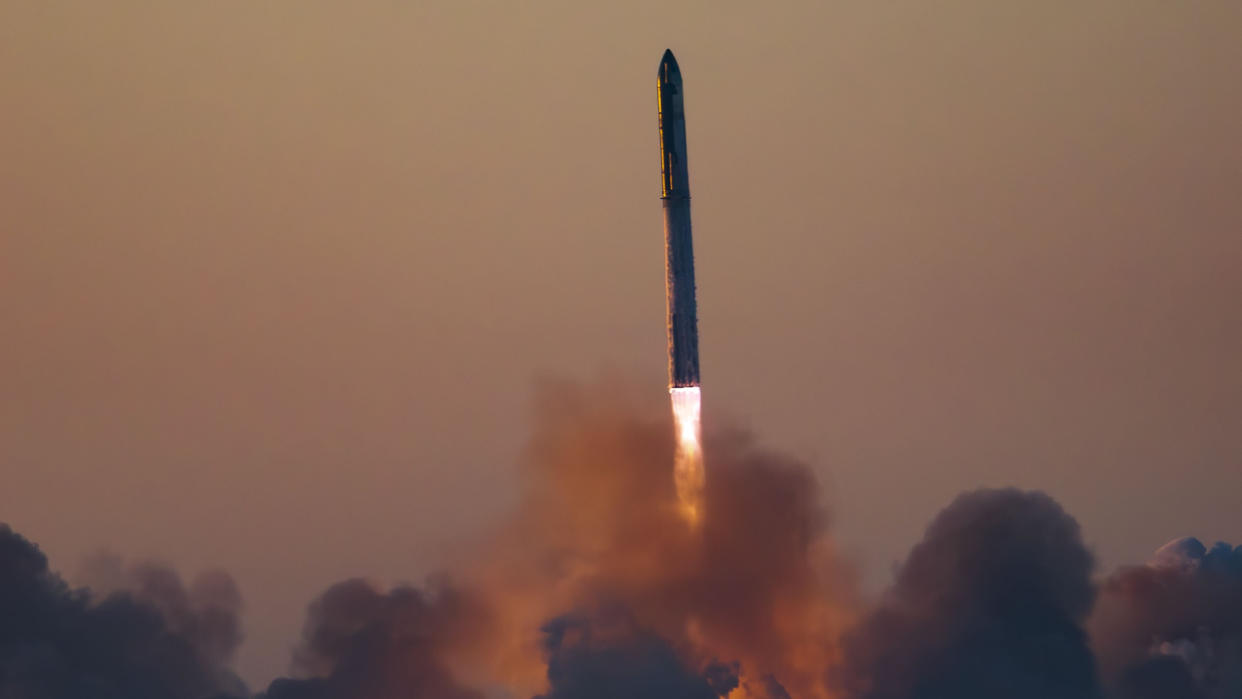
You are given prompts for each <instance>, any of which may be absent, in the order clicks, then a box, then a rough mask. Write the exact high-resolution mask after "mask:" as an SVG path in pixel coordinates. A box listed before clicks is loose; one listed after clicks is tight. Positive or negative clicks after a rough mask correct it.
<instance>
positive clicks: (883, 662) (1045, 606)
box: [839, 490, 1099, 699]
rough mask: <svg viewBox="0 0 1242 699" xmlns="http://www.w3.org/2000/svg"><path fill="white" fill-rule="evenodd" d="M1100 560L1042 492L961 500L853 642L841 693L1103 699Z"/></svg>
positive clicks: (939, 520) (895, 698)
mask: <svg viewBox="0 0 1242 699" xmlns="http://www.w3.org/2000/svg"><path fill="white" fill-rule="evenodd" d="M1091 569H1092V557H1091V554H1090V553H1089V552H1088V551H1087V549H1086V547H1085V546H1084V545H1083V543H1082V539H1081V537H1080V536H1079V532H1078V524H1077V523H1076V522H1075V521H1074V519H1073V518H1071V517H1070V516H1069V515H1067V514H1066V513H1065V512H1064V511H1063V510H1062V509H1061V507H1060V506H1059V505H1058V504H1057V503H1056V502H1054V501H1053V500H1052V499H1051V498H1049V497H1048V496H1047V495H1044V494H1042V493H1031V492H1021V491H1017V490H981V491H977V492H973V493H967V494H964V495H961V496H959V497H958V498H957V500H956V501H954V502H953V504H951V505H950V506H949V507H948V508H947V509H945V510H944V511H943V512H941V513H940V515H939V516H938V517H936V519H935V520H934V521H933V522H932V524H931V526H929V527H928V529H927V533H926V534H925V536H924V537H923V540H922V541H921V542H920V543H919V544H918V545H917V546H915V547H914V549H913V550H912V551H911V552H910V555H909V557H908V558H907V559H906V561H905V564H904V565H903V566H902V567H901V569H900V571H899V572H898V574H897V581H896V583H895V584H894V585H893V587H892V589H891V590H889V592H888V594H887V595H886V596H885V598H884V599H883V601H882V602H881V603H880V604H879V606H878V607H877V608H876V609H875V610H873V611H872V612H871V613H870V614H869V615H868V616H867V618H866V619H865V620H864V621H863V622H862V623H861V624H860V625H859V626H858V627H857V628H856V629H855V630H853V631H852V632H851V633H850V634H848V635H847V637H846V645H845V650H846V654H845V663H844V665H843V667H842V668H841V669H840V675H839V677H840V684H841V687H842V689H843V690H845V693H846V695H847V696H850V697H859V698H865V699H942V698H944V699H947V698H949V697H952V698H953V699H994V698H996V697H1007V698H1008V699H1027V698H1029V699H1050V698H1052V697H1056V698H1057V699H1089V698H1093V697H1098V696H1099V689H1098V686H1097V681H1096V673H1095V667H1094V662H1093V659H1092V654H1091V650H1090V648H1089V645H1088V641H1087V636H1086V634H1085V632H1084V631H1083V629H1082V623H1083V621H1084V620H1085V618H1086V616H1087V613H1088V612H1089V611H1090V610H1091V603H1092V598H1093V589H1092V585H1091Z"/></svg>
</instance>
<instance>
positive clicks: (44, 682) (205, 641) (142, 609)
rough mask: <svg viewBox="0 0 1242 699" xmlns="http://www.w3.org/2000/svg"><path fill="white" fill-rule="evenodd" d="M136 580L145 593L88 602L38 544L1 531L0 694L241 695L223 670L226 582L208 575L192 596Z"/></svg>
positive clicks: (231, 619)
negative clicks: (51, 565) (50, 563)
mask: <svg viewBox="0 0 1242 699" xmlns="http://www.w3.org/2000/svg"><path fill="white" fill-rule="evenodd" d="M140 577H142V578H143V579H144V580H146V581H147V583H148V584H147V585H146V586H145V588H144V589H140V590H137V591H134V592H128V591H124V590H120V589H118V590H115V591H113V592H111V594H108V595H106V596H104V597H102V598H99V597H92V596H91V595H90V594H89V593H88V592H87V591H85V590H74V589H71V588H70V587H69V586H68V585H67V584H66V583H65V582H64V580H62V579H61V578H60V577H59V576H57V575H56V574H54V573H52V572H51V571H50V570H49V569H48V565H47V558H46V557H45V556H44V555H43V553H42V552H41V551H40V550H39V549H38V548H37V547H35V546H34V545H33V544H31V543H30V542H29V541H27V540H26V539H24V538H22V537H21V536H19V535H18V534H16V533H14V532H13V531H12V530H11V529H10V528H9V527H8V526H6V525H0V696H3V697H4V698H5V699H79V698H82V697H93V698H101V699H109V698H116V699H148V698H149V699H180V698H182V697H184V698H186V699H203V698H204V697H211V696H244V695H245V694H246V691H245V688H244V687H243V686H242V685H241V682H240V681H238V680H237V678H236V677H235V676H234V675H233V674H232V673H231V672H229V671H228V670H227V669H226V668H225V666H224V665H223V661H224V660H226V659H227V658H228V657H229V656H230V655H231V653H232V651H233V649H234V648H235V647H236V644H237V640H239V639H240V633H239V632H238V631H237V629H238V626H237V618H236V612H237V610H238V608H239V607H240V598H239V597H235V595H236V588H235V587H234V586H233V585H232V581H231V580H229V579H228V578H227V577H222V576H218V575H217V576H214V577H212V578H210V579H209V580H208V581H207V582H205V583H203V585H204V590H205V591H204V592H203V593H202V595H201V596H200V595H197V594H195V593H191V592H189V591H187V590H186V589H185V588H184V586H183V585H182V584H181V580H180V578H178V577H177V576H176V575H175V574H173V573H171V572H170V571H167V570H164V569H159V568H158V567H150V568H149V569H147V570H146V571H145V572H143V573H142V574H141V575H140ZM217 599H218V600H221V603H220V604H216V603H214V602H213V601H211V600H217ZM165 612H168V613H170V614H171V615H170V616H167V617H166V616H165ZM221 629H224V630H223V631H221Z"/></svg>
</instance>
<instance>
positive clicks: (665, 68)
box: [660, 49, 681, 82]
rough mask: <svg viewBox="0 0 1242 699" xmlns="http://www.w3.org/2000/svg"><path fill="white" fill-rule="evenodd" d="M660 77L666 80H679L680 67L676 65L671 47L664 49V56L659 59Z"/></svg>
mask: <svg viewBox="0 0 1242 699" xmlns="http://www.w3.org/2000/svg"><path fill="white" fill-rule="evenodd" d="M660 79H661V80H664V81H668V82H680V81H681V68H678V67H677V59H676V58H674V57H673V50H672V49H664V57H663V58H661V59H660Z"/></svg>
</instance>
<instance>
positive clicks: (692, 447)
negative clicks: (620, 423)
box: [668, 386, 706, 524]
mask: <svg viewBox="0 0 1242 699" xmlns="http://www.w3.org/2000/svg"><path fill="white" fill-rule="evenodd" d="M668 392H669V396H670V397H671V398H672V402H673V422H674V425H675V427H676V435H677V451H676V456H675V458H674V461H673V482H674V483H675V484H676V485H677V501H678V503H679V504H680V506H681V510H682V513H683V514H684V515H685V517H686V519H687V520H689V521H690V523H691V524H695V523H697V522H698V521H699V517H700V515H701V513H702V509H703V502H702V501H703V486H704V483H705V481H706V475H705V473H704V471H703V446H702V438H703V426H702V421H701V415H702V395H701V393H700V391H699V387H698V386H686V387H679V388H670V389H669V391H668Z"/></svg>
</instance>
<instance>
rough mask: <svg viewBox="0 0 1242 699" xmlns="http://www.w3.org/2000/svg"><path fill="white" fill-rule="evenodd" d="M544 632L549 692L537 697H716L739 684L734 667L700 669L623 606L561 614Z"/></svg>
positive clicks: (694, 698)
mask: <svg viewBox="0 0 1242 699" xmlns="http://www.w3.org/2000/svg"><path fill="white" fill-rule="evenodd" d="M543 633H544V635H545V638H544V650H545V651H546V652H547V662H548V683H549V685H550V690H549V691H548V692H547V693H546V694H544V695H542V696H541V697H537V698H536V699H629V698H630V697H644V698H645V699H716V698H717V697H721V696H725V695H726V694H728V693H729V691H731V690H732V689H734V688H735V687H737V684H738V678H737V666H736V665H726V664H722V663H711V664H709V665H708V666H707V667H705V668H703V670H702V671H698V672H696V671H694V670H693V669H691V668H689V667H687V665H686V664H685V662H684V661H683V658H682V657H681V656H680V655H679V654H678V653H677V651H675V650H674V649H673V647H672V646H671V644H670V643H669V642H668V641H667V640H666V639H664V638H661V637H660V636H658V635H656V634H654V633H652V632H650V631H648V630H646V629H642V628H639V627H638V625H637V623H636V622H635V620H634V619H633V618H632V617H631V616H630V614H629V613H628V612H626V611H624V610H621V609H616V608H614V609H609V610H600V611H597V612H596V613H595V614H592V615H589V616H588V615H583V614H572V615H566V616H562V617H558V618H556V619H553V620H552V621H550V622H548V623H547V624H546V625H545V626H544V627H543Z"/></svg>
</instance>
